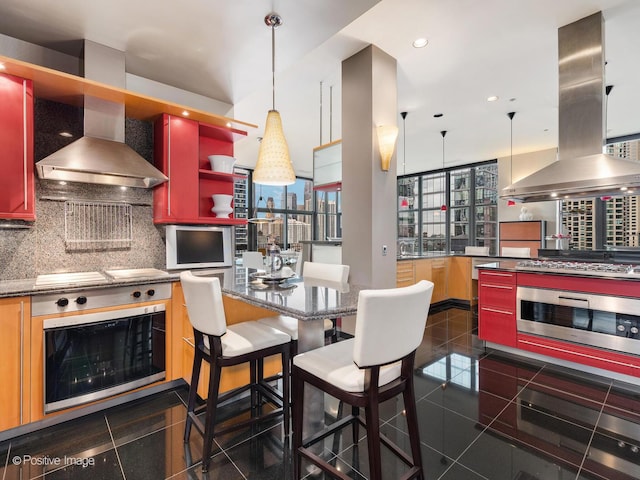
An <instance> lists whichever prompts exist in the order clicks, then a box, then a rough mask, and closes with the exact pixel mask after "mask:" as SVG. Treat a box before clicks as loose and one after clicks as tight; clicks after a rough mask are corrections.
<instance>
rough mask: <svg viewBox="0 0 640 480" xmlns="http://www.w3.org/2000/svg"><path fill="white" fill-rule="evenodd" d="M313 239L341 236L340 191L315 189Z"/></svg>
mask: <svg viewBox="0 0 640 480" xmlns="http://www.w3.org/2000/svg"><path fill="white" fill-rule="evenodd" d="M315 232H316V233H315V240H327V239H328V238H342V192H340V190H332V191H327V190H318V191H316V228H315Z"/></svg>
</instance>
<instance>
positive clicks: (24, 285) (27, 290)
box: [0, 273, 179, 298]
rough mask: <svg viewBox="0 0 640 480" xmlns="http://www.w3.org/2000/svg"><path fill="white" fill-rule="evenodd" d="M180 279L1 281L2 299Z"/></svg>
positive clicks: (31, 279)
mask: <svg viewBox="0 0 640 480" xmlns="http://www.w3.org/2000/svg"><path fill="white" fill-rule="evenodd" d="M178 278H179V276H178V274H177V273H175V274H172V273H169V274H165V275H159V276H154V277H140V278H135V279H119V280H115V279H111V278H107V280H106V281H103V282H102V281H101V282H96V283H86V284H83V285H47V286H36V279H35V278H25V279H19V280H3V281H0V298H7V297H22V296H29V295H48V294H54V293H71V292H83V291H86V290H93V289H96V288H109V287H122V286H135V285H149V284H156V283H166V282H174V281H177V280H178Z"/></svg>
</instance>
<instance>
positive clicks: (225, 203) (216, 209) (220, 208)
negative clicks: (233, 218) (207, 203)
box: [211, 193, 233, 218]
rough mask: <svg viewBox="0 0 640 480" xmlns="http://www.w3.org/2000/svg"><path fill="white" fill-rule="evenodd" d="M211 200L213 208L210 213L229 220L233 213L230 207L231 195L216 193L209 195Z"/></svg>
mask: <svg viewBox="0 0 640 480" xmlns="http://www.w3.org/2000/svg"><path fill="white" fill-rule="evenodd" d="M211 199H212V200H213V208H212V209H211V211H212V212H213V213H215V214H216V217H218V218H229V216H230V215H231V214H232V213H233V207H232V206H231V202H232V201H233V195H225V194H222V193H217V194H214V195H211Z"/></svg>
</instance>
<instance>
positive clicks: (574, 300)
mask: <svg viewBox="0 0 640 480" xmlns="http://www.w3.org/2000/svg"><path fill="white" fill-rule="evenodd" d="M558 305H562V306H565V307H576V308H587V309H588V308H589V299H588V298H579V297H565V296H564V295H558Z"/></svg>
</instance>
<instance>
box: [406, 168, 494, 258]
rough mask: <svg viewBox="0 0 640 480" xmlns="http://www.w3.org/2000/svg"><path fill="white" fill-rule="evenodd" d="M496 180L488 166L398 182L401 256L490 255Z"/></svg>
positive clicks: (433, 174)
mask: <svg viewBox="0 0 640 480" xmlns="http://www.w3.org/2000/svg"><path fill="white" fill-rule="evenodd" d="M497 176H498V167H497V163H496V162H495V161H492V162H487V163H483V164H479V165H474V166H467V167H459V168H451V169H448V170H442V171H437V172H433V173H424V174H420V175H409V176H404V177H400V178H398V252H399V253H400V255H403V254H406V255H409V254H411V255H425V256H429V255H442V254H448V253H463V252H464V249H465V247H466V246H467V245H476V246H488V247H490V252H491V253H494V254H495V252H496V248H497V235H496V232H497V200H498V192H497V185H498V179H497ZM443 206H444V208H443Z"/></svg>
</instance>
